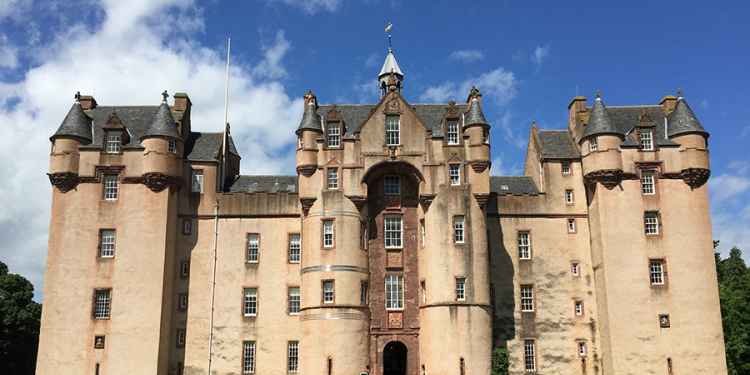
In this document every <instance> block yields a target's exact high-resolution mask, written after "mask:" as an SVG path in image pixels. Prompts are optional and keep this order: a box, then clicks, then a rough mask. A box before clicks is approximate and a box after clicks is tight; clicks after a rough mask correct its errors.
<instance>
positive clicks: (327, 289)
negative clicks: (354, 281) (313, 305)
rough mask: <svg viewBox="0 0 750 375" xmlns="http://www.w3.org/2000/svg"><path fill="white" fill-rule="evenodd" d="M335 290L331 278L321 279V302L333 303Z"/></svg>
mask: <svg viewBox="0 0 750 375" xmlns="http://www.w3.org/2000/svg"><path fill="white" fill-rule="evenodd" d="M335 298H336V291H335V286H334V283H333V280H323V303H333V302H334V300H335Z"/></svg>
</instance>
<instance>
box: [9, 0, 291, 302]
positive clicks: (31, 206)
mask: <svg viewBox="0 0 750 375" xmlns="http://www.w3.org/2000/svg"><path fill="white" fill-rule="evenodd" d="M102 7H103V11H104V18H103V24H102V25H98V26H101V27H98V26H97V27H95V28H94V27H87V26H86V25H80V24H76V25H71V26H68V27H66V28H65V29H63V30H59V31H58V32H57V33H56V34H57V35H56V37H55V38H54V39H55V42H52V43H51V44H49V45H45V46H44V47H43V48H41V49H40V53H39V57H38V59H39V60H38V61H37V63H35V64H34V66H33V68H29V70H28V71H26V72H25V74H24V79H23V80H22V81H20V82H17V83H8V82H0V95H2V96H0V104H3V103H5V104H3V105H0V124H3V136H2V137H0V160H3V161H5V162H4V163H0V175H2V176H3V179H2V180H0V196H2V197H3V198H4V200H3V202H4V204H3V209H2V210H0V238H2V239H3V244H2V245H0V258H2V260H3V261H4V262H6V263H8V264H9V267H10V268H11V269H12V270H13V271H14V272H17V273H21V274H23V275H25V276H27V277H28V278H29V279H30V280H31V281H32V282H33V283H34V285H35V288H36V290H37V293H40V292H41V290H42V289H41V288H42V275H43V270H44V264H45V258H46V252H47V229H48V225H49V214H50V212H49V207H50V196H51V187H50V183H49V181H48V180H47V177H46V176H45V172H46V171H47V168H48V155H49V147H50V145H49V140H48V137H49V136H50V135H51V134H53V133H54V131H55V129H56V128H57V126H58V125H59V124H60V122H61V121H62V119H63V117H64V116H65V114H66V112H67V110H68V109H69V108H70V105H71V102H72V95H73V93H74V92H75V91H77V90H80V91H81V92H82V93H84V94H93V95H94V96H95V97H96V99H97V101H98V102H99V103H100V104H103V105H107V104H109V105H112V104H114V105H134V104H139V105H142V104H149V103H153V104H154V105H158V103H159V101H160V96H159V93H160V92H161V91H162V90H164V89H167V90H168V91H169V92H170V93H174V92H176V91H184V92H187V93H188V94H189V95H190V97H191V100H192V102H193V105H194V109H193V111H192V124H193V128H194V130H196V131H219V130H220V129H221V128H222V126H221V124H222V121H223V100H224V74H225V73H224V69H225V65H224V57H225V56H224V52H223V51H217V50H213V49H211V48H208V47H206V46H204V45H202V44H200V43H199V42H197V41H196V40H194V39H192V38H191V36H192V35H193V34H191V33H190V32H189V31H188V32H187V33H185V32H181V33H169V34H167V33H162V32H160V29H159V28H160V27H163V26H160V24H161V25H163V23H162V21H163V20H164V18H163V17H162V18H153V16H151V15H154V14H156V15H163V14H169V15H170V16H169V17H170V19H179V18H180V17H182V18H190V17H198V18H200V14H199V12H198V11H197V10H196V8H195V7H194V6H193V4H192V3H190V2H185V1H181V0H170V1H159V2H155V1H150V0H131V1H128V2H121V1H119V0H110V1H108V2H105V3H104V5H103V6H102ZM196 22H198V23H197V24H202V19H199V20H197V21H196ZM195 25H196V23H194V24H193V26H190V27H188V28H187V29H185V30H182V31H186V30H189V29H191V30H196V29H195ZM279 35H280V38H279ZM288 48H289V43H288V41H286V39H284V38H283V33H279V34H277V39H276V42H275V43H274V44H273V45H272V46H270V47H269V48H266V49H264V50H263V51H262V54H263V57H262V60H261V62H260V63H259V64H258V66H263V65H264V64H266V65H265V66H266V68H265V69H268V66H271V67H274V69H276V70H273V69H271V70H269V72H276V73H278V72H280V71H283V67H281V65H280V63H281V59H282V58H283V56H284V54H285V53H286V50H287V49H288ZM82 57H85V58H82ZM113 57H115V58H113ZM255 68H257V67H249V66H246V65H243V64H242V63H241V62H240V63H235V64H234V65H233V68H232V70H231V72H230V74H231V94H230V95H231V98H232V104H233V105H232V106H231V115H230V122H231V124H232V134H233V136H234V137H235V143H236V144H237V147H238V148H239V151H240V153H241V154H242V156H243V163H242V172H243V173H279V172H286V173H288V172H289V171H291V170H293V169H292V168H293V166H294V154H293V153H289V152H286V151H287V150H288V147H289V145H291V144H292V143H293V142H294V133H293V130H294V128H295V127H296V125H297V122H298V121H299V118H300V116H301V112H302V101H301V99H299V98H297V99H295V98H291V97H290V96H289V95H288V94H287V92H286V89H285V87H284V85H283V84H282V83H281V82H279V81H278V80H274V79H272V78H270V77H269V76H274V75H273V74H271V75H267V76H265V77H259V76H258V75H256V74H253V72H254V71H255V70H256V69H255ZM84 72H85V74H84ZM275 76H276V77H277V76H278V74H276V75H275ZM10 101H12V102H14V104H13V105H11V106H8V105H7V103H8V102H10ZM10 161H12V162H10ZM30 197H34V198H33V199H30ZM37 295H39V294H37Z"/></svg>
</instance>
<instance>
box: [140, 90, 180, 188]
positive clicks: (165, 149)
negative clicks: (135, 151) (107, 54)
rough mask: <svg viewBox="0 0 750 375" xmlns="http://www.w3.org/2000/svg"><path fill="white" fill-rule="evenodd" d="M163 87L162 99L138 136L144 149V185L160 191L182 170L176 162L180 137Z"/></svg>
mask: <svg viewBox="0 0 750 375" xmlns="http://www.w3.org/2000/svg"><path fill="white" fill-rule="evenodd" d="M168 96H169V95H168V94H167V92H166V91H164V92H163V93H162V97H163V99H162V103H161V105H160V106H159V109H158V110H157V111H156V114H154V117H153V119H152V120H151V125H150V126H149V127H148V129H146V131H145V132H144V133H143V135H142V136H141V144H143V147H144V148H145V150H144V152H143V156H144V160H143V177H144V181H145V184H146V186H148V187H149V188H150V189H151V190H153V191H161V190H163V189H164V188H165V187H166V186H167V185H168V184H170V183H173V182H174V181H173V179H174V177H177V176H180V175H181V174H182V168H181V166H180V163H179V155H180V150H181V149H182V146H183V145H182V139H181V138H180V134H179V132H178V131H177V124H176V123H175V120H174V117H172V111H171V110H170V108H169V105H168V104H167V97H168Z"/></svg>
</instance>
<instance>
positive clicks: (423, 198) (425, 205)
mask: <svg viewBox="0 0 750 375" xmlns="http://www.w3.org/2000/svg"><path fill="white" fill-rule="evenodd" d="M433 199H435V194H422V195H420V196H419V204H420V205H421V206H422V211H424V212H427V210H429V209H430V205H431V204H432V200H433Z"/></svg>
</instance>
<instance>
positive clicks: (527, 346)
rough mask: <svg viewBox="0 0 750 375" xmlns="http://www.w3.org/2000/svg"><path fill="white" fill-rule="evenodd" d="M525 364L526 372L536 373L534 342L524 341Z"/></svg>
mask: <svg viewBox="0 0 750 375" xmlns="http://www.w3.org/2000/svg"><path fill="white" fill-rule="evenodd" d="M523 362H524V369H525V370H526V371H536V346H535V345H534V340H524V342H523Z"/></svg>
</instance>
